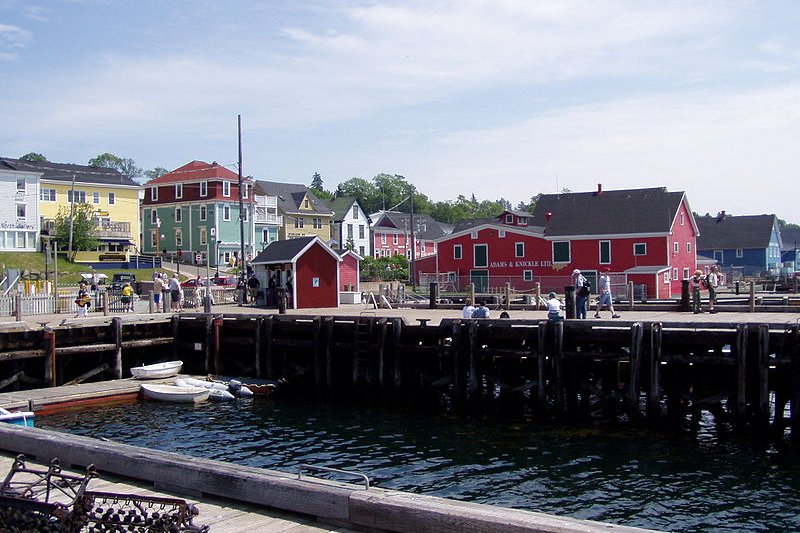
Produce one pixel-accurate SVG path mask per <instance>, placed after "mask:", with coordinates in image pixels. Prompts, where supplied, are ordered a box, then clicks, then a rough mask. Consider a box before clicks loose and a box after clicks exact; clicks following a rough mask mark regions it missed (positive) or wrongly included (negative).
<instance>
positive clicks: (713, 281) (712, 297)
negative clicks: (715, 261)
mask: <svg viewBox="0 0 800 533" xmlns="http://www.w3.org/2000/svg"><path fill="white" fill-rule="evenodd" d="M718 286H719V267H718V266H717V265H711V271H710V272H709V273H708V275H707V276H706V287H708V312H709V313H716V312H717V310H716V309H714V304H715V303H717V287H718Z"/></svg>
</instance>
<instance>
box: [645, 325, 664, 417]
mask: <svg viewBox="0 0 800 533" xmlns="http://www.w3.org/2000/svg"><path fill="white" fill-rule="evenodd" d="M662 333H663V327H662V325H661V322H653V323H651V324H650V353H649V356H650V361H649V366H650V367H649V369H648V387H647V389H648V390H647V417H648V419H649V420H650V422H651V424H654V423H656V422H657V421H658V417H659V414H660V412H659V411H660V407H659V406H660V404H661V339H662Z"/></svg>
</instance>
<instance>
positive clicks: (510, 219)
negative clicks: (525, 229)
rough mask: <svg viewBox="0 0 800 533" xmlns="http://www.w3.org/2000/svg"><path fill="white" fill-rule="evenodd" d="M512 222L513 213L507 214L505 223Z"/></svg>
mask: <svg viewBox="0 0 800 533" xmlns="http://www.w3.org/2000/svg"><path fill="white" fill-rule="evenodd" d="M513 223H514V215H511V214H508V215H506V224H513Z"/></svg>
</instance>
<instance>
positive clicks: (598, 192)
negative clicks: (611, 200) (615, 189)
mask: <svg viewBox="0 0 800 533" xmlns="http://www.w3.org/2000/svg"><path fill="white" fill-rule="evenodd" d="M601 194H603V184H602V183H598V184H597V192H596V193H594V195H595V196H600V195H601Z"/></svg>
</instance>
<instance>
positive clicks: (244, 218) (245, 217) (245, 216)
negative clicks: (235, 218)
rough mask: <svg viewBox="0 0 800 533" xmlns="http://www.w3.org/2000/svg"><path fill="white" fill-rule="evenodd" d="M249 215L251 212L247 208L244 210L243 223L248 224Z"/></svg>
mask: <svg viewBox="0 0 800 533" xmlns="http://www.w3.org/2000/svg"><path fill="white" fill-rule="evenodd" d="M247 213H249V211H248V210H247V208H246V207H245V208H244V210H243V211H242V221H243V222H247V216H248V215H247Z"/></svg>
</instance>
